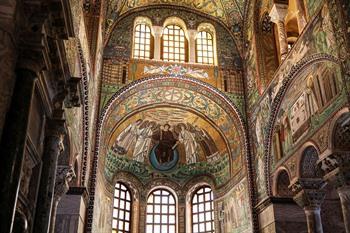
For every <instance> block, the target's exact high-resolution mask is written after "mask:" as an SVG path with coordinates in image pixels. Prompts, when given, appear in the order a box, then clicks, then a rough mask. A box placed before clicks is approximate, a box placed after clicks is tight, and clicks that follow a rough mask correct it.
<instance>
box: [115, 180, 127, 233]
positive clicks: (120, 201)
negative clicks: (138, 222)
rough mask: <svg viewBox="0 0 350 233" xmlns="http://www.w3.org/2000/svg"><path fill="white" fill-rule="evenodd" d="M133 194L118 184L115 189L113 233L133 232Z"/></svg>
mask: <svg viewBox="0 0 350 233" xmlns="http://www.w3.org/2000/svg"><path fill="white" fill-rule="evenodd" d="M131 204H132V201H131V193H130V191H129V190H128V188H127V187H126V186H125V185H124V184H122V183H120V182H118V183H117V184H116V185H115V189H114V204H113V220H112V233H117V232H123V233H128V232H131Z"/></svg>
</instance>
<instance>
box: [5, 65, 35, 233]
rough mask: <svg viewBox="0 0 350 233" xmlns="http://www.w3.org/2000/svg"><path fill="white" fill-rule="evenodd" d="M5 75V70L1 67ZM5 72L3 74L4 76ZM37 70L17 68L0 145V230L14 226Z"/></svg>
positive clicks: (6, 232) (7, 230) (9, 230)
mask: <svg viewBox="0 0 350 233" xmlns="http://www.w3.org/2000/svg"><path fill="white" fill-rule="evenodd" d="M0 75H1V71H0ZM2 78H3V76H0V79H2ZM35 79H36V75H35V73H33V72H32V71H29V70H25V69H19V70H17V71H16V84H15V89H14V90H15V91H14V95H13V97H12V102H11V107H10V109H9V111H8V113H7V115H6V124H5V127H4V129H3V136H4V137H2V140H1V145H0V154H1V155H2V156H1V163H0V177H1V179H0V187H1V192H0V206H1V208H0V232H1V233H9V232H11V229H12V224H13V219H14V216H15V207H16V203H17V196H18V190H19V185H20V175H21V174H20V173H21V172H20V171H21V169H22V164H23V160H24V150H25V140H26V131H27V127H28V120H29V112H30V105H31V97H32V94H33V90H34V82H35Z"/></svg>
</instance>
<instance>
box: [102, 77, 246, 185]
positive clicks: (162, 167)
mask: <svg viewBox="0 0 350 233" xmlns="http://www.w3.org/2000/svg"><path fill="white" fill-rule="evenodd" d="M242 122H243V121H242V117H241V115H240V112H239V111H238V110H237V108H236V107H235V106H234V105H233V104H232V103H231V102H230V101H228V100H227V98H226V97H225V96H224V95H223V94H221V93H220V92H219V91H217V90H216V89H214V88H212V87H211V86H210V85H208V84H205V83H203V82H200V81H197V80H192V79H188V78H184V77H171V76H163V77H152V78H147V79H141V80H138V81H136V82H134V83H132V84H130V85H128V86H126V87H125V88H123V89H121V90H120V91H118V92H117V93H116V94H115V95H114V96H113V97H112V98H111V99H110V101H109V102H108V103H107V105H106V107H105V108H104V111H103V113H102V116H101V125H99V132H100V134H99V136H100V140H99V143H100V144H99V145H100V146H99V148H100V151H99V155H103V156H100V161H99V163H100V164H104V174H105V177H106V179H107V180H110V181H112V180H113V175H114V174H115V173H116V172H118V171H126V172H131V173H133V174H134V175H135V176H136V177H138V178H139V179H140V180H141V182H143V183H144V184H145V183H147V182H149V181H151V179H152V178H154V177H165V178H169V179H170V180H173V181H175V182H177V183H179V184H181V185H184V184H185V183H186V182H188V181H189V180H190V179H191V178H192V177H193V176H196V175H209V176H211V177H213V178H214V180H215V184H216V185H217V186H222V185H224V184H226V183H227V182H228V181H229V179H230V178H231V177H232V176H234V175H236V174H237V173H239V172H240V171H241V170H242V169H243V168H244V166H243V161H244V157H243V154H244V153H245V132H244V131H243V127H242Z"/></svg>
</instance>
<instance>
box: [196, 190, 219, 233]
mask: <svg viewBox="0 0 350 233" xmlns="http://www.w3.org/2000/svg"><path fill="white" fill-rule="evenodd" d="M213 212H214V210H213V192H212V190H211V189H210V188H209V187H203V188H200V189H199V190H197V192H196V193H195V194H194V195H193V198H192V229H193V233H208V232H209V233H214V232H215V230H214V219H213V216H214V215H213V214H214V213H213Z"/></svg>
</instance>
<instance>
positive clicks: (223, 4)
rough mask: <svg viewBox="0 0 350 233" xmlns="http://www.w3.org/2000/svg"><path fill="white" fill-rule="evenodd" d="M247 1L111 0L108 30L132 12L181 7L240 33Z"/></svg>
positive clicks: (107, 17) (108, 5) (108, 13)
mask: <svg viewBox="0 0 350 233" xmlns="http://www.w3.org/2000/svg"><path fill="white" fill-rule="evenodd" d="M246 2H247V0H122V1H120V0H109V1H108V3H107V15H106V20H107V29H108V26H110V25H111V24H113V23H114V22H115V21H116V19H117V18H118V17H120V16H122V15H125V14H127V13H129V12H131V11H134V10H138V9H143V8H146V7H152V6H154V7H156V6H166V7H172V6H180V7H185V8H188V9H190V10H194V11H197V12H200V13H204V14H206V15H208V16H211V17H214V18H216V19H218V20H220V21H221V22H222V23H224V24H225V25H226V26H227V27H229V28H230V29H231V30H232V31H233V32H234V33H235V32H240V30H241V28H242V22H243V18H244V8H245V4H246Z"/></svg>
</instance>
